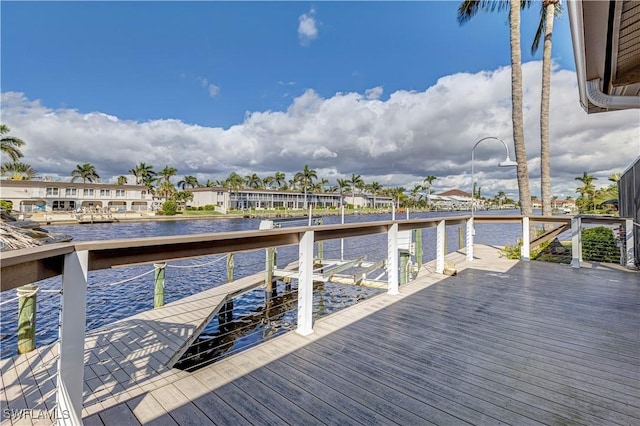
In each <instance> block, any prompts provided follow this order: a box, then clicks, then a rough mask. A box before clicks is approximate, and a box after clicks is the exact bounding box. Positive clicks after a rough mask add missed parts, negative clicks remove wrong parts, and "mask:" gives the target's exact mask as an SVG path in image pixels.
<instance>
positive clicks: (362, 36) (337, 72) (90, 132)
mask: <svg viewBox="0 0 640 426" xmlns="http://www.w3.org/2000/svg"><path fill="white" fill-rule="evenodd" d="M457 6H458V2H432V1H426V2H7V1H3V2H2V4H1V6H0V7H1V12H2V30H1V31H2V34H1V35H2V53H1V59H2V76H1V86H2V87H1V88H2V95H3V116H2V120H3V122H4V123H6V124H7V125H9V127H10V128H11V129H12V134H15V135H16V136H19V137H22V138H23V139H25V140H26V141H27V147H26V148H25V161H26V162H29V163H30V164H32V165H34V166H35V167H36V169H37V170H39V171H41V172H42V173H43V174H48V175H54V176H60V177H68V175H69V173H70V170H72V169H73V168H74V167H75V165H76V164H79V163H84V162H91V163H92V164H95V165H97V168H98V171H99V172H102V174H101V175H102V176H103V177H105V178H106V179H110V178H113V177H115V176H118V175H121V174H126V172H127V171H128V170H129V169H130V168H132V167H133V166H134V165H135V164H136V163H138V162H140V161H143V162H147V163H151V164H153V165H154V166H155V167H156V168H157V169H160V168H162V167H163V166H164V165H165V164H172V165H174V166H177V168H178V170H179V174H180V175H181V174H193V175H196V176H197V177H198V178H199V179H200V180H202V181H204V180H206V179H217V178H222V177H225V176H226V175H228V174H229V173H230V172H231V171H239V172H241V173H242V172H246V173H249V172H257V173H258V174H261V175H266V174H269V173H273V172H275V171H284V172H285V173H287V174H294V173H295V172H296V171H299V170H301V169H302V168H303V166H304V164H309V165H310V166H311V167H312V168H315V169H317V170H318V171H319V175H325V176H329V177H330V178H333V179H337V178H340V177H348V176H350V175H351V173H357V174H362V175H363V176H364V177H365V178H366V180H367V181H371V180H378V181H380V182H381V183H383V184H387V185H404V186H408V187H410V186H411V185H412V184H414V183H416V182H419V181H420V180H421V179H422V178H423V177H424V176H426V175H428V174H434V175H436V176H438V177H439V179H440V184H441V185H442V189H446V188H450V187H464V186H468V185H469V176H468V172H466V171H467V170H468V169H469V160H468V157H469V155H470V151H469V150H470V147H471V146H473V142H474V140H476V139H479V138H480V137H483V136H487V135H497V136H499V137H501V138H503V139H505V140H510V139H511V133H510V121H509V114H510V112H509V99H510V98H509V96H508V90H509V85H508V79H506V77H508V74H509V71H508V67H509V65H510V53H509V27H508V17H507V14H506V13H503V14H498V13H493V14H491V13H488V14H481V15H478V16H477V17H475V18H474V19H472V20H471V22H469V23H467V24H465V25H464V26H459V25H458V23H457V22H456V9H457ZM522 17H523V25H522V45H523V55H522V57H523V62H524V63H525V84H527V83H526V82H528V81H530V82H531V85H529V86H527V87H526V89H527V90H529V91H530V93H529V94H527V93H525V96H530V101H529V103H528V104H526V105H525V107H526V108H527V109H529V110H531V111H532V113H531V117H530V119H529V134H528V135H526V136H527V149H528V151H530V153H529V158H530V161H532V164H531V166H532V167H531V169H532V172H531V173H532V176H531V178H532V181H533V180H534V179H535V177H536V173H537V172H536V163H535V161H536V160H535V159H536V158H537V157H539V148H537V146H538V145H536V143H538V142H536V141H537V140H538V138H539V136H538V134H537V133H536V120H535V119H534V115H535V114H534V113H535V110H536V108H538V107H537V106H536V102H539V100H536V96H538V97H539V94H538V95H536V90H539V89H537V88H536V85H537V84H539V83H538V82H537V80H539V67H540V65H539V62H537V61H538V60H539V59H540V53H541V52H539V53H538V55H537V56H536V57H532V56H531V54H530V53H529V47H530V45H531V41H532V39H533V34H534V33H535V29H536V26H537V23H538V19H539V5H538V4H535V5H534V6H533V7H532V8H531V9H530V10H526V11H524V12H523V15H522ZM553 57H554V63H555V66H554V84H559V85H561V86H558V88H557V89H556V90H555V91H554V93H558V94H559V96H560V98H559V99H561V100H562V101H561V102H562V105H565V102H566V103H567V104H571V103H572V102H573V103H574V104H575V105H573V106H572V107H571V110H572V114H575V115H576V117H578V118H576V120H578V121H577V122H576V124H575V125H574V126H573V127H570V128H568V129H565V128H564V127H565V126H566V125H567V124H566V123H559V124H558V126H557V127H555V128H554V125H553V123H552V132H556V133H554V137H556V138H558V139H562V138H565V139H567V141H568V140H572V138H571V136H572V135H570V134H569V132H571V131H575V130H576V129H580V131H582V132H584V129H585V126H586V128H587V129H591V127H590V126H593V132H594V133H593V134H592V135H591V136H590V137H592V138H593V139H594V140H593V142H594V144H595V145H603V146H605V145H606V143H605V139H606V138H609V137H613V136H614V135H611V134H610V133H607V132H606V131H601V130H602V125H603V124H602V123H604V122H607V120H605V119H603V118H595V119H591V118H588V117H587V116H586V115H585V114H584V113H583V112H582V111H581V110H580V108H579V106H578V101H577V90H576V89H575V75H574V76H573V77H571V75H572V72H573V70H574V59H573V53H572V48H571V39H570V33H569V25H568V19H567V16H566V14H563V15H562V16H561V17H560V18H558V19H557V21H556V26H555V32H554V53H553ZM505 67H506V70H505ZM485 84H486V85H487V86H486V87H485ZM479 89H482V90H479ZM442 90H444V91H447V92H448V93H450V94H451V96H453V94H454V92H456V91H458V93H457V94H456V95H455V96H456V97H457V98H456V102H453V101H452V100H451V99H449V98H438V96H437V94H438V93H440V91H442ZM483 90H484V91H483ZM505 90H506V91H505ZM565 93H566V96H571V97H573V99H570V100H566V99H565V98H566V96H565ZM467 97H468V99H467ZM437 99H440V100H439V101H438V100H437ZM437 102H439V104H437ZM553 102H554V100H553V94H552V107H553ZM405 108H409V109H405ZM411 108H413V110H411ZM559 108H560V106H559ZM416 109H424V111H423V113H421V114H422V115H420V114H417V113H416V116H415V117H413V116H412V114H413V113H412V112H410V111H414V112H415V111H416ZM478 110H482V113H483V114H480V112H479V111H478ZM444 111H446V112H447V115H443V112H444ZM563 114H565V113H564V112H563ZM615 114H618V113H615ZM420 117H423V119H421V118H420ZM618 120H619V121H621V122H623V123H630V122H631V121H630V120H633V116H632V115H630V114H626V115H625V114H624V113H623V114H618V115H617V116H616V118H615V119H614V120H613V121H614V122H617V121H618ZM445 122H446V123H445ZM318 123H321V125H319V124H318ZM479 123H482V124H479ZM478 126H480V127H478ZM561 127H562V128H561ZM605 127H606V125H605ZM627 127H628V126H627ZM438 129H440V130H438ZM627 130H628V129H627ZM629 132H631V133H629ZM632 137H633V131H632V130H629V131H628V132H626V133H624V136H623V140H626V139H629V141H628V142H624V143H625V147H626V146H629V147H630V148H631V149H632V150H633V149H634V148H635V146H634V145H633V142H632V141H631V138H632ZM625 138H626V139H625ZM573 139H575V138H573ZM607 140H608V139H607ZM617 140H618V141H620V135H617ZM552 141H553V138H552ZM96 143H97V144H98V146H100V147H101V148H107V149H99V150H96V149H95V146H94V148H93V149H91V148H87V147H86V146H87V145H88V144H89V145H91V144H96ZM567 143H568V142H567ZM567 143H565V144H563V148H562V149H561V150H558V152H557V155H558V157H557V158H558V160H557V161H558V162H560V161H562V162H563V163H564V170H563V171H558V173H562V175H561V174H558V175H557V180H556V182H557V188H556V191H557V192H561V191H562V192H563V193H565V192H566V193H567V194H569V192H568V191H570V189H571V188H574V187H575V184H574V183H573V182H571V180H572V176H577V175H581V174H582V171H583V169H584V168H585V167H586V166H588V165H593V164H594V163H593V158H589V156H584V155H582V154H580V155H578V154H575V152H574V151H575V150H571V149H567V148H566V146H567ZM136 145H137V146H136ZM499 148H500V147H491V146H489V147H487V154H486V156H487V157H488V160H493V159H494V158H497V157H496V156H497V155H498V153H499V151H500V149H499ZM267 151H268V152H267ZM552 154H553V147H552ZM597 154H598V152H595V153H593V156H594V157H595V156H597ZM423 155H424V158H419V157H420V156H423ZM636 155H637V153H636ZM403 156H404V157H407V158H408V159H409V160H411V162H409V161H408V160H407V158H402V157H403ZM632 156H633V155H632ZM628 157H629V155H626V156H624V158H625V160H626V161H628ZM568 158H574V159H576V161H575V167H566V159H568ZM578 160H579V161H578ZM622 161H623V160H622V158H616V159H614V160H611V161H608V162H605V163H603V164H598V165H597V170H589V171H590V172H591V173H600V174H601V175H602V177H604V175H605V174H606V173H610V172H612V171H616V170H617V169H619V168H624V167H626V164H622ZM410 163H411V164H410ZM123 164H124V165H123ZM552 166H553V160H552ZM480 170H482V167H480ZM480 173H482V171H481V172H480ZM486 173H487V175H486V176H482V175H481V177H482V178H484V179H486V185H487V188H490V189H493V190H495V191H497V190H504V189H507V190H514V189H515V182H514V181H513V179H512V176H508V175H505V174H504V173H505V172H504V171H492V170H491V171H490V170H489V169H488V168H487V171H486ZM552 173H553V172H552ZM571 173H575V174H573V175H571ZM552 176H553V175H552ZM561 182H562V183H561ZM533 192H534V193H535V187H534V188H533ZM571 195H574V194H571Z"/></svg>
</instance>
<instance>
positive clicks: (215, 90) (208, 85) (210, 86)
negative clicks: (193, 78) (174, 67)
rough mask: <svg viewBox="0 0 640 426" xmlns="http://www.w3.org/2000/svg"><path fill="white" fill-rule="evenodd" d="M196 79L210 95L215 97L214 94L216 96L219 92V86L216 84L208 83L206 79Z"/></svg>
mask: <svg viewBox="0 0 640 426" xmlns="http://www.w3.org/2000/svg"><path fill="white" fill-rule="evenodd" d="M198 81H200V84H201V85H202V87H205V88H206V89H207V90H208V92H209V96H210V97H212V98H215V97H216V96H218V93H220V87H219V86H216V85H215V84H212V83H209V80H208V79H206V78H203V77H198Z"/></svg>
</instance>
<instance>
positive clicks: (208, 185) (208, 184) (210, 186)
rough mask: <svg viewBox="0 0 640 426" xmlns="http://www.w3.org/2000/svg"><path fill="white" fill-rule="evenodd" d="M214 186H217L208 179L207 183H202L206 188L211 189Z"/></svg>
mask: <svg viewBox="0 0 640 426" xmlns="http://www.w3.org/2000/svg"><path fill="white" fill-rule="evenodd" d="M216 185H217V183H216V182H213V181H211V180H209V179H207V181H206V182H205V183H204V186H206V187H207V188H213V187H214V186H216Z"/></svg>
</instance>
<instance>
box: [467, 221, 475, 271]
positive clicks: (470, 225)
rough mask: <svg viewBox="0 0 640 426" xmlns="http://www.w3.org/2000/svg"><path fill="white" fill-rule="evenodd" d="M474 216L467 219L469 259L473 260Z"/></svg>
mask: <svg viewBox="0 0 640 426" xmlns="http://www.w3.org/2000/svg"><path fill="white" fill-rule="evenodd" d="M473 227H474V224H473V217H470V218H469V219H467V260H468V261H472V260H473Z"/></svg>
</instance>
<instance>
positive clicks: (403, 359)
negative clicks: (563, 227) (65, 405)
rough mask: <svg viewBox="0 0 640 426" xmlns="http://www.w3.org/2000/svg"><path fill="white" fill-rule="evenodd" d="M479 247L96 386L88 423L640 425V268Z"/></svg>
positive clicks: (114, 361) (86, 418) (87, 402)
mask: <svg viewBox="0 0 640 426" xmlns="http://www.w3.org/2000/svg"><path fill="white" fill-rule="evenodd" d="M474 253H475V255H476V257H477V259H474V261H473V262H467V261H465V260H464V256H463V255H462V254H460V253H454V254H452V255H450V256H448V259H447V260H450V261H453V262H454V263H455V265H456V269H457V270H458V274H457V275H456V276H452V277H447V276H443V275H438V274H435V273H433V269H434V268H433V265H432V264H427V265H426V267H425V268H424V269H423V270H422V271H421V272H420V273H419V275H418V277H417V279H416V280H414V281H412V282H411V283H409V284H406V285H403V286H401V287H400V294H399V295H388V294H382V295H378V296H376V297H373V298H371V299H368V300H365V301H362V302H360V303H358V304H357V305H354V306H352V307H349V308H346V309H344V310H342V311H340V312H337V313H335V314H332V315H330V316H327V317H324V318H321V319H319V320H317V321H315V323H314V333H313V334H311V335H309V336H304V337H303V336H300V335H298V334H296V333H294V332H290V333H287V334H284V335H282V336H279V337H276V338H274V339H272V340H270V341H267V342H264V343H262V344H260V345H258V346H256V347H253V348H251V349H249V350H247V351H244V352H241V353H238V354H235V355H233V356H230V357H228V358H225V359H223V360H221V361H219V362H216V363H215V364H212V365H209V366H206V367H204V368H202V369H200V370H198V371H195V372H193V373H186V372H182V371H177V370H171V369H168V368H167V369H166V370H164V371H162V372H159V374H157V375H155V376H153V377H154V379H153V381H152V380H151V379H149V378H148V379H147V381H146V382H142V383H141V382H139V381H138V380H137V379H136V378H131V379H130V381H129V383H125V384H124V385H122V386H123V389H121V392H120V393H118V394H114V395H113V396H111V397H107V398H102V399H101V400H100V402H99V403H94V404H90V403H91V402H92V401H95V400H96V398H97V397H96V395H95V393H91V392H90V391H88V392H87V394H86V398H85V411H84V423H85V424H86V425H125V424H133V425H135V424H156V425H171V424H178V425H183V424H198V425H213V424H224V425H237V424H238V425H240V424H260V425H262V424H340V425H352V424H353V425H362V424H364V425H371V424H402V425H415V424H420V425H423V424H446V425H452V424H487V425H497V424H513V425H529V424H548V425H571V424H575V425H579V424H582V425H585V424H586V425H607V424H612V425H635V424H640V332H639V331H638V324H640V275H639V274H638V273H633V272H627V271H620V270H605V269H599V268H593V269H572V268H570V267H569V266H567V265H559V264H549V263H542V262H535V261H534V262H517V261H512V260H508V259H505V258H502V257H499V255H498V250H497V249H496V248H492V247H489V246H479V245H476V246H475V251H474ZM158 324H159V327H160V329H161V330H171V327H172V326H173V327H178V328H177V329H176V332H179V330H180V327H183V326H177V323H176V322H175V319H168V318H166V321H164V323H163V322H160V323H158ZM125 325H128V324H123V326H125ZM134 330H135V327H129V328H128V329H126V330H125V329H123V330H122V333H123V335H124V336H127V335H129V334H130V333H134ZM167 333H169V331H167ZM151 350H152V349H151ZM105 355H106V354H105ZM109 355H112V356H116V358H113V357H112V358H110V359H105V361H106V362H110V363H111V364H112V365H113V366H114V367H117V366H118V365H119V360H118V358H117V354H109ZM105 358H106V356H105ZM107 368H108V366H107ZM4 375H5V372H4V371H3V379H4ZM86 379H87V382H90V381H91V380H95V379H94V378H86ZM5 386H6V381H5ZM89 388H91V385H89Z"/></svg>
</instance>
